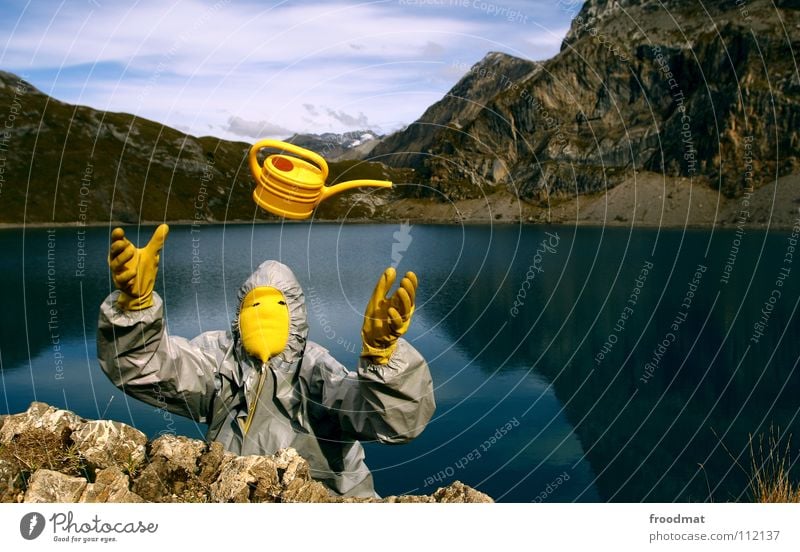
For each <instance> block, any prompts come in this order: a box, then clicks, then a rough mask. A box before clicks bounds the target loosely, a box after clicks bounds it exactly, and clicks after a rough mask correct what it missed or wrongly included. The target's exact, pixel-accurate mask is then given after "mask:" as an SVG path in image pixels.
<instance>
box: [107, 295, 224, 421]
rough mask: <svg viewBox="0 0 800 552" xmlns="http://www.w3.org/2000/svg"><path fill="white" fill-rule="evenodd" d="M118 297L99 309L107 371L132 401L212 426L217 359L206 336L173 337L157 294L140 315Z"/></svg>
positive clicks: (113, 296) (108, 299) (111, 297)
mask: <svg viewBox="0 0 800 552" xmlns="http://www.w3.org/2000/svg"><path fill="white" fill-rule="evenodd" d="M118 294H119V291H115V292H113V293H112V294H111V295H109V296H108V297H107V298H106V300H105V301H103V304H102V305H101V306H100V316H99V319H98V324H97V358H98V360H99V361H100V367H101V368H102V370H103V372H105V374H106V375H107V376H108V377H109V379H110V380H111V381H112V383H113V384H114V385H116V386H117V387H119V388H120V389H122V390H123V391H124V392H125V393H127V394H128V395H130V396H132V397H135V398H137V399H139V400H141V401H144V402H146V403H147V404H150V405H153V406H155V407H157V408H166V409H167V410H168V411H170V412H172V413H174V414H179V415H181V416H187V417H189V418H192V419H194V420H196V421H198V422H203V423H205V422H207V420H208V418H209V416H210V410H211V403H212V402H213V399H214V395H215V392H216V388H215V383H214V382H215V368H216V360H215V355H214V354H213V353H212V352H210V351H208V350H207V349H206V348H205V347H203V339H202V336H200V337H199V338H197V339H195V340H192V341H189V340H188V339H185V338H182V337H175V336H170V335H168V334H167V330H166V327H165V324H164V319H163V302H162V300H161V298H160V297H159V296H158V294H157V293H153V305H152V306H151V307H149V308H147V309H143V310H140V311H126V310H122V309H120V308H119V307H118V306H117V295H118Z"/></svg>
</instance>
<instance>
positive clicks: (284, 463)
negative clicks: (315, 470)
mask: <svg viewBox="0 0 800 552" xmlns="http://www.w3.org/2000/svg"><path fill="white" fill-rule="evenodd" d="M275 467H276V468H277V469H278V474H279V475H280V476H281V483H283V484H284V485H289V484H290V483H291V482H292V481H294V480H295V479H297V478H300V479H302V480H303V481H308V480H310V479H311V476H310V469H309V467H308V462H306V461H305V459H304V458H303V457H302V456H300V454H298V452H297V451H296V450H295V449H293V448H291V447H289V448H285V449H280V450H279V451H278V452H276V453H275Z"/></svg>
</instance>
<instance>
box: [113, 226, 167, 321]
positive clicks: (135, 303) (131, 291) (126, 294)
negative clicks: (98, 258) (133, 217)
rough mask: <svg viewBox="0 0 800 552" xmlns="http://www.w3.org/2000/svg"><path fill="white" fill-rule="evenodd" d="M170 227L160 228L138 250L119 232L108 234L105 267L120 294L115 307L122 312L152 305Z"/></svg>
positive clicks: (119, 230)
mask: <svg viewBox="0 0 800 552" xmlns="http://www.w3.org/2000/svg"><path fill="white" fill-rule="evenodd" d="M167 234H169V226H167V225H166V224H162V225H160V226H159V227H158V228H156V230H155V232H153V237H152V238H150V241H149V242H148V243H147V245H145V246H144V247H141V248H138V247H136V246H135V245H133V244H132V243H131V241H130V240H129V239H128V238H126V237H125V231H124V230H123V229H122V228H115V229H114V231H113V232H111V248H110V250H109V254H108V266H109V267H110V268H111V278H112V279H113V280H114V285H115V286H117V288H118V289H119V290H120V291H121V293H120V294H119V297H118V298H117V305H119V307H120V308H122V309H125V310H142V309H146V308H148V307H150V306H152V305H153V288H154V287H155V284H156V275H157V274H158V261H159V258H160V253H161V248H162V247H164V240H166V239H167Z"/></svg>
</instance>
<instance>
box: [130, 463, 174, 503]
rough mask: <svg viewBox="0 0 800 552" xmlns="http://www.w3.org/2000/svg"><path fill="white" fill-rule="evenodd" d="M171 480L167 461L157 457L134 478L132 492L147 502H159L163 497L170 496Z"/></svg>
mask: <svg viewBox="0 0 800 552" xmlns="http://www.w3.org/2000/svg"><path fill="white" fill-rule="evenodd" d="M171 480H172V477H171V476H170V473H169V465H168V463H167V461H166V460H165V459H164V458H162V457H158V458H155V459H153V460H152V461H151V462H150V463H149V464H148V465H147V466H145V468H144V469H143V470H142V471H141V472H140V473H139V475H138V476H137V477H136V480H135V481H134V483H133V492H135V493H136V494H138V495H139V496H141V497H142V498H143V499H144V500H146V501H147V502H159V501H161V499H162V497H164V496H165V495H170V494H172V481H171Z"/></svg>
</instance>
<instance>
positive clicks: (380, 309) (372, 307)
mask: <svg viewBox="0 0 800 552" xmlns="http://www.w3.org/2000/svg"><path fill="white" fill-rule="evenodd" d="M396 277H397V272H396V271H395V269H394V268H392V267H389V268H387V269H386V270H384V271H383V274H381V277H380V279H379V280H378V283H377V285H376V286H375V290H374V291H373V292H372V297H371V298H370V300H369V303H368V304H367V308H366V311H365V312H364V325H363V326H362V327H361V340H362V342H363V349H362V352H361V356H362V357H365V358H367V359H369V360H370V362H372V363H374V364H386V363H388V362H389V357H391V356H392V353H393V352H394V350H395V347H396V346H397V340H398V338H400V336H402V335H403V334H405V333H406V331H407V330H408V326H409V325H410V324H411V317H412V316H413V314H414V301H415V300H416V294H417V285H418V283H419V282H418V280H417V275H416V274H414V273H413V272H406V275H405V276H404V277H403V279H402V280H401V281H400V286H399V287H398V288H397V291H395V292H394V293H393V294H392V295H391V296H389V297H387V293H388V291H389V290H390V289H391V288H392V284H394V281H395V278H396Z"/></svg>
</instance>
